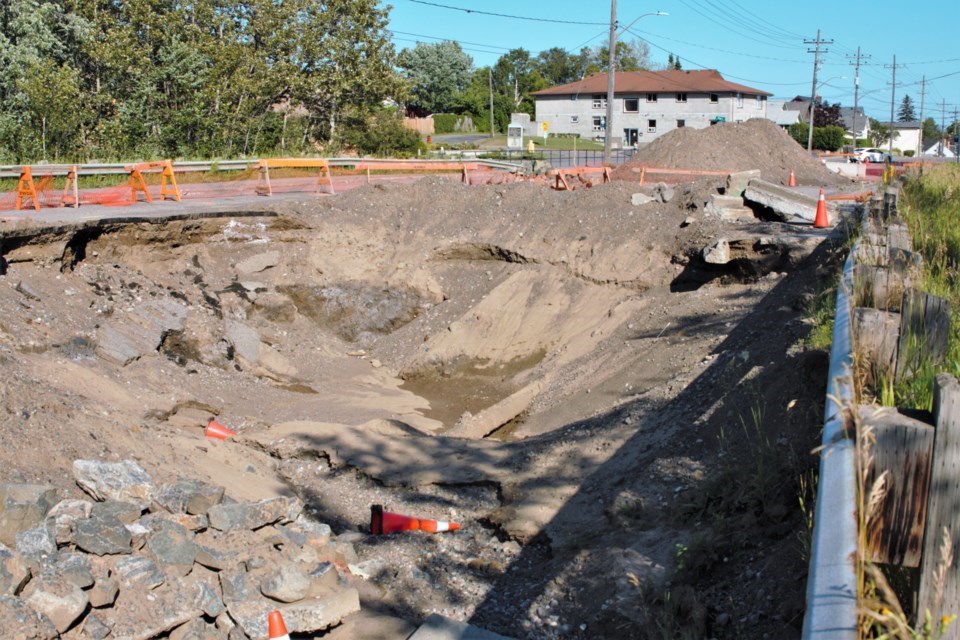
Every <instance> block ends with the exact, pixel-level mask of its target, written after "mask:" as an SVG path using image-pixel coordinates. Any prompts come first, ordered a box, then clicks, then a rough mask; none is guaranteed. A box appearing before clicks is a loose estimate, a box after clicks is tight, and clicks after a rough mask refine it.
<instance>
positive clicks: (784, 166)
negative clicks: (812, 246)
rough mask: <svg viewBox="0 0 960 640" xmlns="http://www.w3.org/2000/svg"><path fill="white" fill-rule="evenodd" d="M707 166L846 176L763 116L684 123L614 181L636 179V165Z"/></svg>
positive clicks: (801, 177)
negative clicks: (739, 120) (701, 125)
mask: <svg viewBox="0 0 960 640" xmlns="http://www.w3.org/2000/svg"><path fill="white" fill-rule="evenodd" d="M644 166H646V167H670V168H677V169H699V170H705V171H748V170H750V169H759V170H760V172H761V175H762V177H763V179H764V180H768V181H770V182H776V183H780V184H787V182H788V180H789V178H790V172H791V171H793V172H794V175H795V177H796V180H797V182H798V183H800V184H812V185H840V184H848V183H849V180H847V179H845V178H842V177H840V176H838V175H836V174H834V173H831V172H830V171H828V170H827V169H826V168H825V167H824V166H823V165H822V164H821V163H820V162H819V161H817V160H814V159H813V158H811V157H810V156H808V155H807V152H806V151H805V150H804V149H803V147H801V146H800V145H798V144H797V143H796V141H795V140H794V139H793V138H791V137H790V136H789V134H787V132H786V131H784V130H783V129H781V128H780V127H778V126H777V125H776V124H774V123H773V122H770V121H769V120H765V119H762V118H756V119H754V120H748V121H746V122H744V123H742V124H738V123H728V124H718V125H715V126H712V127H708V128H706V129H692V128H683V129H676V130H674V131H671V132H670V133H668V134H667V135H665V136H662V137H660V138H657V139H656V140H654V141H653V142H651V143H650V144H649V145H648V146H646V147H643V148H642V149H640V150H639V151H637V153H636V155H635V156H634V157H633V159H632V160H630V161H629V162H627V163H625V164H622V165H620V166H619V167H617V169H616V170H615V171H614V172H613V179H614V180H627V181H636V180H637V173H636V172H635V171H633V169H634V168H639V167H644Z"/></svg>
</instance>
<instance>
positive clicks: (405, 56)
mask: <svg viewBox="0 0 960 640" xmlns="http://www.w3.org/2000/svg"><path fill="white" fill-rule="evenodd" d="M397 66H398V67H399V68H400V69H401V72H402V73H403V76H404V78H406V79H407V80H408V81H409V82H410V93H411V97H412V98H413V101H414V103H415V104H416V105H417V106H420V107H422V108H423V109H425V110H427V111H429V112H432V113H443V112H445V111H447V110H449V109H450V107H451V106H452V105H453V100H454V96H455V95H456V94H458V93H460V92H462V91H463V90H464V89H465V88H466V86H467V83H468V82H469V81H470V75H471V72H472V70H473V59H472V58H471V57H470V56H469V55H467V54H466V53H464V51H463V49H462V48H461V47H460V45H459V44H458V43H456V42H452V41H446V42H438V43H436V44H424V43H422V42H418V43H417V45H416V46H415V47H414V48H413V49H404V50H403V51H401V52H400V54H399V55H398V56H397Z"/></svg>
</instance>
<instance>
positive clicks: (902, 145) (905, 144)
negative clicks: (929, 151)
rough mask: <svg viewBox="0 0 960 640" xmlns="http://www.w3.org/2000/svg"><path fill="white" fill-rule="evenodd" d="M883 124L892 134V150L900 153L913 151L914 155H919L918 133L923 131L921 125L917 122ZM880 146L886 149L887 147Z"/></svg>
mask: <svg viewBox="0 0 960 640" xmlns="http://www.w3.org/2000/svg"><path fill="white" fill-rule="evenodd" d="M883 124H884V126H887V127H890V129H891V131H892V132H893V148H894V149H900V152H901V153H903V152H905V151H913V154H914V155H916V156H919V155H920V153H921V149H920V132H921V131H922V130H923V125H922V124H920V121H919V120H912V121H910V122H893V123H890V122H884V123H883ZM882 146H883V147H884V148H886V146H887V145H882Z"/></svg>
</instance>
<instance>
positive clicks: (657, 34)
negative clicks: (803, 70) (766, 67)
mask: <svg viewBox="0 0 960 640" xmlns="http://www.w3.org/2000/svg"><path fill="white" fill-rule="evenodd" d="M631 33H633V32H632V31H631ZM637 33H642V34H644V35H651V36H655V37H657V38H660V39H662V40H669V41H670V42H677V43H679V44H685V45H687V46H690V47H697V48H700V49H707V50H709V51H719V52H720V53H729V54H731V55H735V56H743V57H745V58H756V59H758V60H772V61H774V62H795V63H797V64H807V61H806V60H789V59H787V58H772V57H770V56H758V55H756V54H753V53H743V52H741V51H730V50H729V49H718V48H717V47H708V46H706V45H703V44H697V43H695V42H687V41H685V40H677V39H676V38H671V37H669V36H665V35H661V34H659V33H652V32H650V31H637Z"/></svg>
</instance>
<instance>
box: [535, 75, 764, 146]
mask: <svg viewBox="0 0 960 640" xmlns="http://www.w3.org/2000/svg"><path fill="white" fill-rule="evenodd" d="M614 84H615V89H616V91H615V93H614V104H613V113H614V117H613V126H614V128H615V129H616V131H615V132H614V140H615V141H618V140H622V141H623V143H624V144H625V145H627V146H632V145H635V144H644V143H647V142H650V141H652V140H654V139H656V138H657V137H659V136H662V135H663V134H665V133H668V132H670V131H673V130H674V129H679V128H681V127H693V128H695V129H704V128H706V127H709V126H710V125H711V124H716V123H718V122H743V121H745V120H749V119H751V118H766V117H767V98H768V97H770V96H771V95H772V94H770V93H767V92H766V91H761V90H760V89H753V88H751V87H747V86H744V85H741V84H736V83H734V82H728V81H726V80H724V79H723V76H721V75H720V72H719V71H715V70H712V69H709V70H705V71H678V70H669V71H621V72H617V74H616V76H615V77H614ZM533 97H534V100H535V102H536V118H537V122H539V123H542V122H547V123H548V129H549V131H550V133H552V134H554V133H573V134H580V137H582V138H601V139H602V138H603V137H604V135H605V133H606V108H607V74H606V73H598V74H594V75H592V76H587V77H585V78H583V79H581V80H579V81H577V82H571V83H569V84H564V85H560V86H557V87H551V88H550V89H544V90H542V91H536V92H534V93H533Z"/></svg>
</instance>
